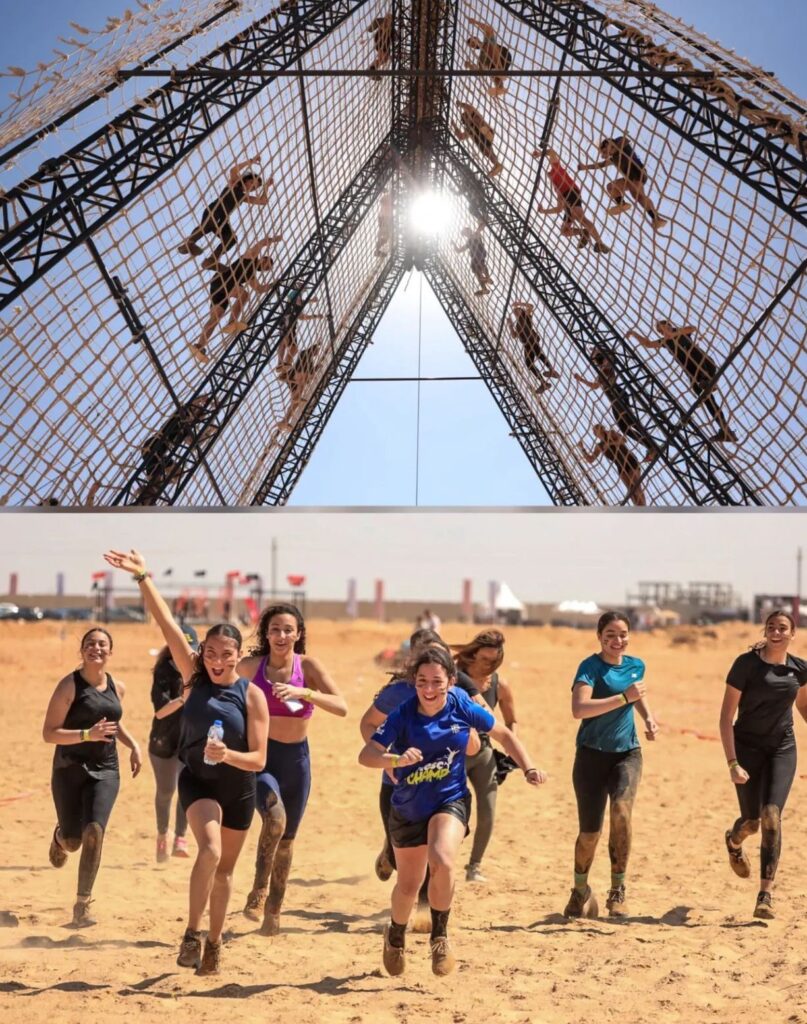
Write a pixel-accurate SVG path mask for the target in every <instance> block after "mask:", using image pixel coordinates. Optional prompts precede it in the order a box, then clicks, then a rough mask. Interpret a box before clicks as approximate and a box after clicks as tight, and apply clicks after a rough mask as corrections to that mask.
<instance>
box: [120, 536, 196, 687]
mask: <svg viewBox="0 0 807 1024" xmlns="http://www.w3.org/2000/svg"><path fill="white" fill-rule="evenodd" d="M104 560H105V561H106V562H108V563H109V565H112V566H114V567H115V568H116V569H123V571H124V572H130V573H131V574H132V576H133V578H134V580H135V582H136V583H137V585H138V587H139V588H140V594H141V596H142V598H143V603H144V604H145V606H146V608H147V609H148V610H149V612H150V613H151V614H152V615H153V616H154V619H155V621H156V623H157V625H158V626H159V627H160V630H161V632H162V635H163V636H164V637H165V642H166V643H167V644H168V649H169V650H170V651H171V657H172V658H173V659H174V664H175V665H176V667H177V668H178V669H179V674H180V675H181V676H182V679H183V681H184V682H186V683H187V682H188V681H189V680H190V678H191V676H192V675H193V673H194V670H195V668H196V662H195V659H194V656H193V651H192V650H191V648H190V645H189V644H188V641H187V640H186V639H185V634H184V633H183V632H182V629H181V628H180V626H179V625H177V623H176V621H175V619H174V616H173V615H172V614H171V609H170V608H169V607H168V605H167V604H166V603H165V600H164V598H163V596H162V594H160V592H159V590H157V587H156V586H155V585H154V581H153V580H152V578H151V577H150V576H149V575H148V572H147V571H146V560H145V558H143V556H142V555H141V554H140V552H139V551H135V550H134V548H132V550H131V551H129V552H128V553H127V552H125V551H114V550H111V551H107V552H106V553H105V554H104Z"/></svg>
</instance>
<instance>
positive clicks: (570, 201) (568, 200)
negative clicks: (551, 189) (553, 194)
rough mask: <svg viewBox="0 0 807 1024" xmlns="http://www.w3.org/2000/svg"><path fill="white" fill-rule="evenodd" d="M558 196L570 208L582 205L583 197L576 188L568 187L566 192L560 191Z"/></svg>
mask: <svg viewBox="0 0 807 1024" xmlns="http://www.w3.org/2000/svg"><path fill="white" fill-rule="evenodd" d="M560 198H561V201H562V202H563V204H564V205H565V206H568V207H570V208H572V209H573V208H574V207H575V206H582V205H583V197H582V196H581V195H580V193H579V192H578V191H577V189H576V188H570V189H569V191H568V192H561V193H560Z"/></svg>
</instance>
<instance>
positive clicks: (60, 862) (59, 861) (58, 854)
mask: <svg viewBox="0 0 807 1024" xmlns="http://www.w3.org/2000/svg"><path fill="white" fill-rule="evenodd" d="M58 831H59V826H58V825H57V826H56V828H55V829H54V830H53V838H52V839H51V841H50V849H49V850H48V860H49V861H50V862H51V864H52V865H53V866H54V867H55V868H63V867H64V865H65V862H66V860H67V850H65V848H64V847H63V846H62V844H61V843H60V842H59V840H58V839H57V838H56V833H57V832H58Z"/></svg>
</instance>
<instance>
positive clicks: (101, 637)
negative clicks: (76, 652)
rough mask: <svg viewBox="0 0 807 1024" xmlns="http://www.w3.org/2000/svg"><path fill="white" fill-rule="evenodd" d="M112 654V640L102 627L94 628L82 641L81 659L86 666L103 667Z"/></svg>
mask: <svg viewBox="0 0 807 1024" xmlns="http://www.w3.org/2000/svg"><path fill="white" fill-rule="evenodd" d="M111 654H112V642H111V640H110V639H109V637H108V636H107V634H106V633H105V632H104V631H103V630H101V629H93V630H91V631H90V632H89V633H87V634H86V636H85V637H84V639H83V640H82V641H81V660H82V662H83V664H84V666H85V667H86V668H90V667H92V668H103V667H104V665H106V663H107V661H108V660H109V656H110V655H111Z"/></svg>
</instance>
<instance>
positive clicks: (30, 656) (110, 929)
mask: <svg viewBox="0 0 807 1024" xmlns="http://www.w3.org/2000/svg"><path fill="white" fill-rule="evenodd" d="M82 625H83V624H75V625H73V624H68V625H67V626H62V625H61V624H53V623H35V624H31V623H2V624H0V642H2V645H3V651H4V660H5V666H4V682H3V689H4V699H3V706H4V709H5V714H4V720H5V723H6V729H5V731H6V735H7V740H6V743H5V747H6V750H5V757H4V759H3V760H4V763H5V768H4V775H5V785H4V787H3V794H2V797H0V828H2V836H3V844H2V862H0V880H2V884H0V893H2V895H1V896H0V910H6V911H9V912H11V913H13V914H14V915H16V916H17V918H18V919H19V925H18V926H17V927H7V928H3V929H2V930H0V961H2V967H1V968H0V982H1V984H0V1009H2V1011H3V1012H4V1013H7V1014H8V1016H7V1017H6V1019H12V1017H11V1015H12V1014H13V1019H15V1020H18V1021H19V1020H22V1021H26V1022H27V1021H31V1022H41V1024H44V1022H46V1021H49V1020H54V1021H59V1022H60V1024H70V1022H72V1021H78V1020H82V1021H84V1020H87V1019H89V1018H93V1019H110V1018H111V1017H113V1016H115V1015H118V1014H122V1013H129V1014H137V1015H138V1019H139V1020H140V1021H141V1022H143V1024H152V1022H154V1024H157V1022H158V1021H160V1022H161V1021H163V1020H164V1019H165V1014H166V1013H169V1014H170V1013H180V1014H182V1019H187V1018H189V1017H190V1016H191V1015H194V1016H195V1017H197V1018H198V1017H201V1016H204V1018H215V1019H226V1020H228V1021H230V1022H233V1024H235V1022H240V1021H247V1020H265V1019H273V1018H278V1019H280V1020H281V1021H286V1020H289V1021H290V1020H293V1021H295V1022H299V1024H309V1022H310V1024H314V1022H316V1024H323V1022H325V1021H327V1022H336V1024H341V1022H345V1024H348V1022H350V1024H359V1022H368V1024H369V1022H371V1021H373V1022H377V1021H384V1022H386V1021H393V1020H395V1021H404V1020H405V1021H408V1022H411V1021H426V1020H433V1021H440V1022H444V1021H448V1022H452V1024H464V1022H468V1024H472V1022H476V1021H480V1020H483V1019H484V1020H485V1021H486V1022H493V1024H522V1022H545V1024H567V1022H574V1021H582V1020H596V1021H597V1022H598V1024H602V1022H608V1021H619V1022H620V1024H629V1022H632V1021H640V1020H641V1021H645V1020H653V1019H657V1020H658V1019H664V1020H665V1021H670V1022H675V1021H687V1022H690V1021H691V1022H696V1021H697V1022H702V1021H721V1022H722V1021H726V1022H730V1021H731V1022H737V1021H751V1020H757V1019H765V1020H768V1021H775V1022H778V1021H789V1022H790V1024H807V923H805V922H806V921H807V894H806V893H805V887H804V873H803V871H802V870H801V869H800V860H801V858H802V857H803V851H804V850H806V849H807V767H805V761H804V759H803V758H802V762H801V766H800V769H799V775H798V776H797V780H796V783H795V785H794V788H793V791H792V794H791V797H790V802H789V805H788V808H787V811H786V813H785V822H784V850H783V857H782V864H781V868H780V872H779V879H778V888H777V892H778V899H777V903H776V906H777V915H778V916H777V919H776V920H775V921H773V922H770V923H765V922H760V921H754V920H753V919H752V917H751V911H752V909H753V904H754V897H755V895H756V886H755V883H754V881H753V880H751V881H748V882H742V881H741V880H740V879H738V878H736V877H735V876H734V875H733V874H732V873H731V872H730V870H729V868H728V865H727V863H726V857H725V851H724V847H723V838H722V837H723V831H724V830H725V828H726V827H727V826H728V825H729V824H730V823H731V822H732V821H733V819H734V817H735V816H736V805H735V798H734V793H733V791H732V788H731V786H730V784H729V780H728V773H727V771H726V768H725V763H724V759H723V755H722V750H721V747H720V744H719V742H717V739H716V737H717V715H718V709H719V705H720V700H721V696H722V690H723V680H724V678H725V673H726V670H727V668H728V666H729V665H730V664H731V661H732V659H733V658H734V657H735V655H736V654H738V653H741V652H742V651H743V650H744V649H745V648H746V647H747V646H748V644H749V643H750V642H751V641H752V639H754V638H755V637H756V636H758V633H757V631H756V630H755V629H754V628H753V627H750V626H723V627H716V628H714V629H712V630H709V631H703V630H695V629H691V630H679V631H677V632H675V633H670V634H663V633H659V634H656V635H650V636H648V635H644V636H641V635H636V636H635V637H634V641H633V645H632V648H631V653H634V654H637V655H638V656H640V657H643V658H644V659H645V660H646V661H647V664H648V673H647V681H648V687H649V689H648V695H649V700H650V703H651V705H652V707H653V708H654V710H655V712H656V714H657V716H658V718H659V720H660V722H661V723H662V724H663V728H662V732H661V736H660V738H659V740H658V742H657V743H656V744H654V745H653V744H645V770H644V778H643V781H642V785H641V788H640V791H639V799H638V803H637V808H636V814H635V822H634V855H633V858H632V862H631V865H630V869H629V877H628V881H629V896H630V905H631V909H632V911H633V912H634V913H635V915H636V916H635V917H634V918H633V919H632V920H631V921H630V922H628V923H626V924H615V923H613V922H611V921H609V920H608V919H600V920H597V921H587V922H582V923H578V922H574V923H566V922H564V920H563V918H562V917H561V916H560V911H561V910H562V908H563V906H564V904H565V900H566V897H567V895H568V889H569V887H570V884H571V874H572V862H571V856H572V846H573V842H574V837H575V834H576V826H577V823H576V813H575V805H574V796H573V792H572V787H571V778H570V776H571V765H572V759H573V753H574V735H575V729H576V723H575V722H573V721H572V719H571V716H570V714H569V685H570V681H571V676H572V673H573V671H574V669H575V667H576V666H577V663H578V662H579V661H580V660H581V659H582V658H583V657H585V656H586V655H587V654H589V653H591V651H592V650H593V649H594V638H593V637H591V636H589V635H587V634H584V633H579V632H575V631H572V630H551V629H548V628H547V629H529V630H527V629H525V630H515V629H514V630H510V631H509V633H508V644H507V660H506V663H505V666H504V669H503V672H504V674H505V675H506V677H507V678H508V679H510V681H511V682H512V683H513V685H514V688H515V690H516V694H517V699H518V711H519V715H518V717H519V724H520V729H521V735H522V737H523V739H524V740H525V741H526V742H527V743H528V745H529V747H530V749H531V751H532V752H533V755H534V759H535V762H536V763H537V764H538V765H540V766H541V767H542V768H545V769H546V770H548V771H549V772H550V774H551V780H550V782H549V783H548V784H547V785H546V786H545V787H544V788H543V789H542V790H538V791H536V790H535V789H532V788H529V787H527V786H526V785H525V784H524V783H523V781H522V780H521V778H520V777H517V776H511V777H510V778H509V779H508V781H507V782H506V784H505V785H504V786H503V787H502V790H501V793H500V795H499V818H498V822H497V827H496V832H495V834H494V838H493V841H492V844H491V848H490V850H489V856H488V860H487V862H486V865H485V869H486V873H487V875H488V877H489V882H488V883H487V884H486V885H483V886H480V887H478V888H474V889H471V888H469V887H466V885H465V883H464V881H463V880H460V882H459V884H458V892H457V898H456V903H455V911H454V914H453V917H452V926H453V928H452V934H453V937H454V940H455V945H456V950H457V954H458V959H459V961H460V963H459V968H458V970H457V971H456V973H455V974H454V975H452V976H451V977H449V978H447V979H442V980H441V979H438V978H435V977H434V976H433V975H432V974H431V971H430V967H429V960H428V957H427V937H425V936H410V939H409V950H410V956H409V963H408V966H407V971H406V974H405V975H404V976H403V977H402V978H399V979H393V978H388V977H386V975H384V974H383V973H382V970H381V957H380V942H381V926H382V923H383V921H384V920H385V919H386V916H387V907H388V897H389V885H388V884H382V883H381V882H379V881H378V880H377V879H376V878H375V875H374V874H373V871H372V865H373V860H374V857H375V855H376V852H377V850H378V848H379V845H380V835H381V829H380V824H379V821H378V814H377V798H376V794H377V785H378V777H377V774H376V773H375V772H372V771H369V770H367V769H362V768H360V767H359V766H358V765H357V763H356V755H357V753H358V749H359V746H360V741H359V735H358V728H357V726H358V719H359V716H360V715H361V713H362V711H363V710H364V708H365V707H366V706H367V704H368V702H369V701H370V699H371V698H372V695H373V693H374V692H375V691H376V690H377V689H378V687H379V685H380V682H381V680H382V678H383V677H382V676H381V674H380V673H379V672H378V670H377V669H376V668H375V667H374V666H373V663H372V656H373V655H374V654H375V653H376V651H378V650H379V649H381V648H382V647H385V646H387V645H390V644H396V643H397V642H398V641H399V640H400V639H401V638H402V636H404V635H405V634H406V632H407V626H406V624H397V625H386V626H381V625H378V624H373V623H357V624H355V625H347V624H344V623H333V622H321V621H320V622H317V621H315V622H312V623H310V624H309V638H310V639H309V646H310V649H311V651H312V653H314V654H316V655H317V656H318V657H320V658H321V659H322V660H323V661H324V662H325V664H326V665H328V667H329V668H330V670H331V672H332V674H333V675H334V677H335V678H336V679H337V680H338V681H339V683H340V685H341V686H342V688H343V690H344V693H345V695H346V697H347V699H348V702H349V705H350V715H349V717H348V719H347V720H337V719H333V718H329V717H328V716H326V715H324V714H323V713H322V712H321V711H320V712H317V713H316V714H315V716H314V719H313V723H312V731H311V745H312V752H313V762H314V785H313V792H312V796H311V802H310V804H309V808H308V812H307V816H306V818H305V820H304V822H303V826H302V829H301V832H300V835H299V838H298V843H297V852H296V859H295V864H294V867H293V869H292V882H291V884H290V886H289V892H288V898H287V902H286V907H285V912H284V916H283V919H282V925H283V933H282V934H281V935H280V936H279V937H277V938H275V939H265V938H262V937H260V936H259V935H258V934H257V931H256V927H255V925H253V924H252V923H250V922H249V921H247V920H246V919H245V918H244V917H242V916H241V914H240V908H241V906H242V905H243V899H244V896H245V895H246V893H247V891H248V889H249V885H250V881H251V862H252V857H253V853H254V847H255V842H256V838H257V829H256V828H255V826H253V831H252V834H251V835H250V838H249V840H248V844H247V847H246V849H245V853H244V855H243V856H242V859H241V861H240V863H239V866H238V869H237V873H236V896H235V898H234V901H233V904H232V906H231V914H230V917H229V922H228V928H229V941H228V942H227V945H226V948H225V950H224V959H223V967H224V969H223V972H222V974H221V975H220V976H219V977H214V978H197V977H195V976H194V975H193V974H192V973H190V972H186V971H183V970H182V969H180V968H178V967H177V966H176V965H175V962H174V960H175V956H176V947H177V943H178V940H179V938H180V936H181V932H182V928H183V921H184V917H185V908H186V899H187V888H188V886H187V881H188V874H189V871H190V864H191V862H190V861H171V862H170V863H168V864H166V865H160V866H157V865H156V864H155V863H154V859H153V858H154V833H155V827H154V813H153V778H152V775H151V770H150V766H149V765H148V764H146V766H145V767H144V771H143V773H142V775H141V777H140V778H139V779H137V780H134V781H133V780H131V779H130V778H124V781H123V785H122V789H121V794H120V797H119V799H118V803H117V806H116V808H115V810H114V812H113V816H112V820H111V823H110V831H109V834H108V838H107V844H106V848H105V851H104V860H103V864H102V866H101V871H100V874H99V877H98V881H97V884H96V892H95V896H96V900H97V902H96V909H97V915H98V919H99V923H98V925H97V927H95V928H92V929H88V930H85V931H82V932H74V931H72V930H70V929H68V928H66V927H65V925H66V923H67V922H68V921H69V920H70V911H71V907H72V903H73V898H74V892H75V881H76V871H77V861H76V858H75V857H72V858H71V859H70V861H69V862H68V865H67V866H66V867H65V868H64V869H62V870H61V871H56V870H54V869H53V868H51V867H50V866H49V864H48V860H47V849H48V841H49V836H50V832H51V829H52V828H53V823H54V811H53V806H52V803H51V798H50V792H49V777H50V761H51V757H52V748H51V747H48V746H46V745H45V744H44V743H43V742H42V741H41V738H40V728H41V720H42V716H43V714H44V709H45V706H46V703H47V700H48V697H49V695H50V693H51V691H52V688H53V686H54V685H55V683H56V681H57V679H58V678H60V676H61V675H63V674H64V673H65V672H66V671H68V670H69V669H71V668H72V667H73V666H74V664H75V661H76V658H75V652H76V650H77V647H78V637H79V636H80V634H81V633H82V632H83V629H81V628H80V627H81V626H82ZM444 632H445V635H446V637H447V639H449V640H456V639H462V638H464V637H467V636H468V635H469V633H470V631H469V630H468V629H466V628H465V627H462V626H451V625H449V626H447V627H446V628H445V631H444ZM113 634H114V638H115V656H114V660H113V663H112V666H111V667H112V669H113V671H114V674H115V675H117V676H119V677H120V678H121V679H123V680H125V681H126V682H127V684H128V686H129V692H128V696H127V709H126V721H127V723H128V724H129V726H130V728H131V729H133V730H134V732H135V733H136V735H137V737H138V739H140V741H141V743H143V745H144V747H145V740H146V737H147V731H148V726H149V722H150V717H151V711H150V704H149V699H148V693H149V682H150V666H151V662H152V658H151V657H150V656H149V650H150V649H151V648H154V647H156V646H159V643H160V640H159V636H158V634H157V631H156V630H155V629H154V628H153V627H151V626H134V625H133V626H128V625H127V626H121V627H116V628H115V629H113ZM797 649H798V645H797ZM803 651H804V649H803V648H802V653H803ZM797 739H798V741H799V743H800V744H801V746H802V747H803V748H804V747H805V744H807V729H805V727H804V723H803V722H801V721H800V720H799V722H798V723H797ZM256 820H257V819H256ZM749 848H750V852H751V854H752V863H753V865H754V873H755V874H756V872H757V868H758V850H756V849H754V848H753V846H752V844H749ZM467 852H468V851H467V849H466V850H465V851H464V853H465V855H466V856H467ZM463 863H464V862H463ZM608 879H609V875H608V857H607V850H606V849H605V845H604V843H603V844H602V845H601V848H600V850H599V851H598V856H597V859H596V861H595V865H594V868H593V871H592V883H593V885H594V886H595V888H596V889H597V891H598V892H599V893H600V895H601V897H602V896H604V890H605V889H606V888H607V885H608ZM601 905H602V900H601ZM0 923H2V922H0ZM209 997H216V998H215V1001H212V1002H211V1001H208V999H209Z"/></svg>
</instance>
